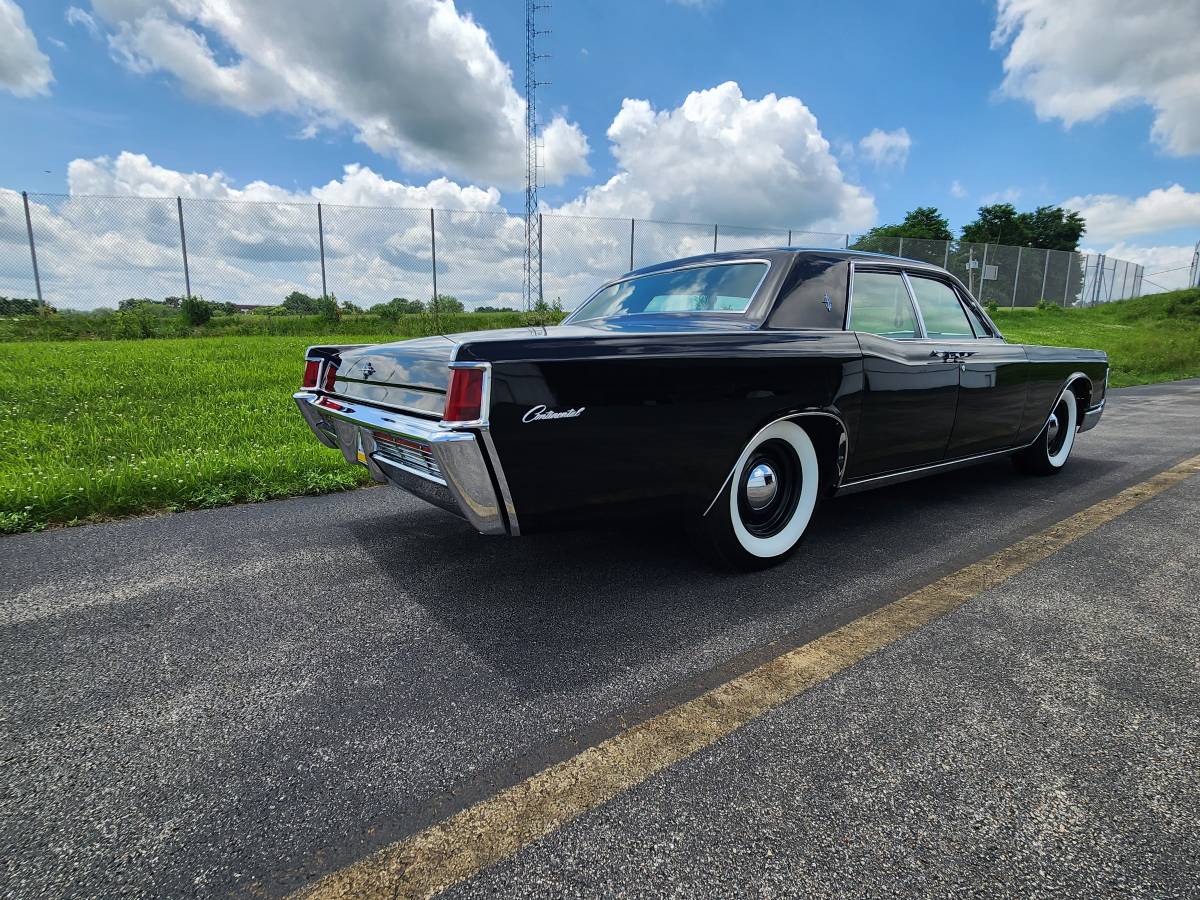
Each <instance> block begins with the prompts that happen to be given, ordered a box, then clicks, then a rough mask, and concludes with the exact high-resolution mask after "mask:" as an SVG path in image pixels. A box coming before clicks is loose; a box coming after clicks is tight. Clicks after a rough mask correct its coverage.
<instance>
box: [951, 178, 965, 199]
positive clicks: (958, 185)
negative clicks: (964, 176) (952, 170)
mask: <svg viewBox="0 0 1200 900" xmlns="http://www.w3.org/2000/svg"><path fill="white" fill-rule="evenodd" d="M950 196H951V197H957V198H958V199H959V200H961V199H962V198H963V197H965V196H967V189H966V188H965V187H963V184H962V182H961V181H959V180H958V179H957V178H955V179H954V180H953V181H952V182H950Z"/></svg>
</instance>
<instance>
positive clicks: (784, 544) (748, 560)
mask: <svg viewBox="0 0 1200 900" xmlns="http://www.w3.org/2000/svg"><path fill="white" fill-rule="evenodd" d="M819 487H820V464H819V463H818V461H817V451H816V449H815V448H814V447H813V442H812V439H811V438H809V436H808V433H807V432H806V431H805V430H804V429H803V428H801V427H800V426H799V425H797V424H795V423H794V422H775V423H773V424H771V425H768V426H767V427H766V428H764V429H763V430H762V431H760V432H759V433H758V434H756V435H755V436H754V438H753V440H751V441H750V443H749V444H747V445H746V448H745V449H744V450H743V451H742V454H741V456H739V457H738V461H737V464H736V465H735V466H734V468H733V474H732V476H731V477H730V478H729V479H728V481H726V483H725V487H724V488H723V490H722V492H721V494H720V495H719V496H718V497H717V499H716V501H714V503H713V505H712V507H711V508H710V509H709V510H708V513H707V514H706V515H705V516H704V520H703V524H702V528H701V531H702V535H703V537H704V538H705V543H706V544H708V546H709V547H710V548H711V549H712V551H713V552H714V554H715V555H716V556H717V558H718V559H719V561H721V562H723V563H724V564H726V565H727V566H730V567H733V568H737V569H762V568H766V567H767V566H770V565H773V564H775V563H777V562H779V561H781V560H783V559H785V558H786V557H787V556H788V554H790V553H791V552H792V551H793V550H795V549H796V546H797V545H798V544H799V543H800V539H801V538H802V537H804V532H805V530H806V529H807V528H808V522H809V520H810V519H811V518H812V513H813V509H814V508H815V507H816V504H817V491H818V488H819Z"/></svg>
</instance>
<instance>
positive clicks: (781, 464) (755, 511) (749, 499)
mask: <svg viewBox="0 0 1200 900" xmlns="http://www.w3.org/2000/svg"><path fill="white" fill-rule="evenodd" d="M803 484H804V476H803V474H802V473H801V470H800V460H799V459H798V458H797V456H796V451H795V450H794V449H793V448H792V445H791V444H789V443H788V442H787V441H782V440H779V439H778V438H773V439H772V440H769V441H763V443H761V444H759V445H758V446H757V447H755V448H754V451H753V452H752V453H751V454H750V458H749V459H747V460H746V465H745V466H743V467H742V473H741V476H740V477H739V479H738V485H737V492H738V493H737V504H738V515H739V516H741V519H742V524H743V525H744V526H746V530H747V531H749V532H750V533H751V534H752V535H754V536H755V537H761V538H765V537H771V536H772V535H775V534H778V533H779V532H780V531H782V530H783V529H784V527H785V526H786V525H787V523H788V522H790V521H791V520H792V515H793V514H794V513H795V512H796V506H797V504H798V503H799V502H800V488H801V487H802V486H803Z"/></svg>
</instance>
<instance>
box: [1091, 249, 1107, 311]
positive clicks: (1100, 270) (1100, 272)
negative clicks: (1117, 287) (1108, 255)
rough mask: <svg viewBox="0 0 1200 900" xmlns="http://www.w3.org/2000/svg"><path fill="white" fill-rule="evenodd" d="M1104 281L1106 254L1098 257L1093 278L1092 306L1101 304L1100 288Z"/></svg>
mask: <svg viewBox="0 0 1200 900" xmlns="http://www.w3.org/2000/svg"><path fill="white" fill-rule="evenodd" d="M1102 281H1104V254H1103V253H1101V254H1099V255H1098V256H1097V257H1096V274H1095V275H1093V276H1092V306H1095V305H1096V304H1097V303H1099V302H1100V286H1101V282H1102Z"/></svg>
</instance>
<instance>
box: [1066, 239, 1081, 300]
mask: <svg viewBox="0 0 1200 900" xmlns="http://www.w3.org/2000/svg"><path fill="white" fill-rule="evenodd" d="M1078 255H1079V254H1077V253H1075V252H1074V251H1072V253H1071V255H1070V256H1068V257H1067V274H1066V276H1065V277H1064V278H1063V308H1064V309H1066V306H1067V297H1068V296H1069V294H1068V291H1070V290H1071V258H1072V257H1076V258H1077V257H1078Z"/></svg>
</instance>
